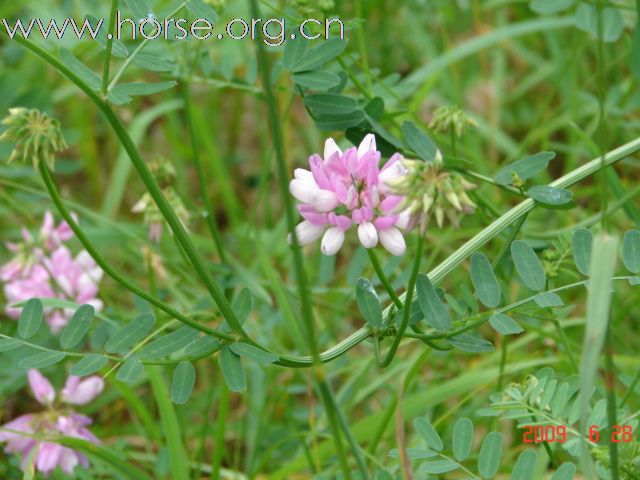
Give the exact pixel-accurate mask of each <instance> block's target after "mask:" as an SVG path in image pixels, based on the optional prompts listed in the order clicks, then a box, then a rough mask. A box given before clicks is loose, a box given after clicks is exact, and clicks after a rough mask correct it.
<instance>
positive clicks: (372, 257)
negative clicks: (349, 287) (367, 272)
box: [367, 248, 402, 309]
mask: <svg viewBox="0 0 640 480" xmlns="http://www.w3.org/2000/svg"><path fill="white" fill-rule="evenodd" d="M367 253H368V254H369V259H370V260H371V264H372V265H373V269H374V270H375V272H376V275H377V276H378V279H379V280H380V283H382V285H383V286H384V289H385V290H386V291H387V293H388V294H389V298H391V300H393V303H395V305H396V307H398V308H399V309H400V308H402V300H400V297H398V294H397V293H396V291H395V290H394V288H393V286H391V282H389V279H388V278H387V276H386V275H385V274H384V270H382V265H380V260H379V259H378V255H376V252H375V251H374V250H373V248H368V249H367Z"/></svg>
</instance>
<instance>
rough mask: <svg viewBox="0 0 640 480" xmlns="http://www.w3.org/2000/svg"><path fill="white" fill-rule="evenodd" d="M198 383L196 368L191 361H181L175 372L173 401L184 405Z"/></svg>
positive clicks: (172, 386)
mask: <svg viewBox="0 0 640 480" xmlns="http://www.w3.org/2000/svg"><path fill="white" fill-rule="evenodd" d="M195 383H196V369H195V368H194V367H193V364H192V363H191V362H180V363H179V364H178V366H177V367H176V369H175V370H174V372H173V381H172V382H171V401H172V402H173V403H177V404H179V405H182V404H184V403H187V401H188V400H189V397H191V392H192V391H193V387H194V385H195Z"/></svg>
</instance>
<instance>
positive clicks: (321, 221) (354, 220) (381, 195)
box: [289, 134, 409, 255]
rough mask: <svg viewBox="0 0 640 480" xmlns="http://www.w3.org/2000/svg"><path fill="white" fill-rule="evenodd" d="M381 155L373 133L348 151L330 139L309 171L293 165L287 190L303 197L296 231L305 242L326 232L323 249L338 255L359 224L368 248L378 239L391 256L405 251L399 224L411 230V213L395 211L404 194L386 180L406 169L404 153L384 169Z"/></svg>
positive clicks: (303, 243)
mask: <svg viewBox="0 0 640 480" xmlns="http://www.w3.org/2000/svg"><path fill="white" fill-rule="evenodd" d="M380 157H381V155H380V152H379V151H378V150H377V149H376V140H375V136H374V135H372V134H369V135H367V136H366V137H365V138H364V139H363V140H362V143H360V146H359V147H357V148H356V147H352V148H349V149H348V150H346V151H344V152H343V151H342V150H341V149H340V148H339V147H338V145H337V144H336V142H335V141H334V140H333V139H331V138H330V139H329V140H327V141H326V143H325V147H324V158H323V157H321V156H320V155H318V154H314V155H312V156H311V157H310V158H309V165H310V167H311V170H310V171H309V170H305V169H302V168H298V169H296V170H295V178H294V179H293V180H292V181H291V183H290V184H289V191H290V192H291V194H292V195H293V196H294V197H295V198H296V199H298V200H299V201H300V202H301V204H300V205H299V206H298V211H299V212H300V214H301V215H302V217H303V218H304V221H303V222H302V223H300V224H299V225H298V226H297V227H296V230H295V234H296V236H297V238H298V242H299V243H300V244H301V245H307V244H309V243H312V242H314V241H315V240H317V239H319V238H320V237H322V243H321V250H322V253H324V254H325V255H335V254H336V253H337V252H338V250H339V249H340V247H342V244H343V243H344V239H345V232H346V231H347V230H349V229H350V228H351V226H352V225H357V226H358V238H359V240H360V243H361V244H362V245H363V246H364V247H365V248H373V247H375V246H376V245H377V244H378V242H380V243H381V244H382V246H383V247H384V248H385V249H387V250H388V251H389V253H391V254H392V255H402V254H404V252H405V250H406V245H405V241H404V237H403V236H402V233H401V231H400V229H407V227H408V226H409V216H408V215H407V214H405V213H398V212H397V209H398V206H399V205H400V203H401V202H402V200H403V198H404V197H402V196H398V195H392V194H391V192H390V191H389V189H388V187H387V185H386V182H388V181H390V180H392V179H394V178H397V177H399V176H402V175H404V174H405V172H404V169H403V168H402V165H401V162H400V159H401V156H400V155H398V154H396V155H394V156H393V157H391V159H390V160H389V161H388V162H387V163H386V164H385V165H384V166H383V167H382V169H381V168H380V167H379V163H380ZM289 241H291V238H290V239H289Z"/></svg>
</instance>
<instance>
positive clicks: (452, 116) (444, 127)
mask: <svg viewBox="0 0 640 480" xmlns="http://www.w3.org/2000/svg"><path fill="white" fill-rule="evenodd" d="M477 125H478V123H477V122H476V121H475V120H474V119H473V118H471V117H470V116H469V115H467V114H466V113H465V112H464V110H462V109H461V108H460V107H457V106H455V105H452V106H446V107H440V108H438V109H437V110H436V111H435V113H434V114H433V119H432V120H431V122H430V123H429V128H431V129H432V130H435V131H436V132H447V131H450V130H453V131H454V132H455V133H456V135H457V136H458V137H462V134H463V133H464V131H465V130H466V129H467V128H468V127H475V126H477Z"/></svg>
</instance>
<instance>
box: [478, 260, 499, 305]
mask: <svg viewBox="0 0 640 480" xmlns="http://www.w3.org/2000/svg"><path fill="white" fill-rule="evenodd" d="M471 281H472V282H473V287H474V288H475V290H476V294H477V295H478V298H479V299H480V301H481V302H482V303H483V304H484V306H485V307H487V308H496V307H497V306H498V305H499V304H500V286H499V285H498V280H497V279H496V275H495V274H494V273H493V268H492V267H491V263H490V262H489V259H488V258H487V257H486V255H485V254H483V253H478V252H477V253H474V254H473V255H472V256H471Z"/></svg>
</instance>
